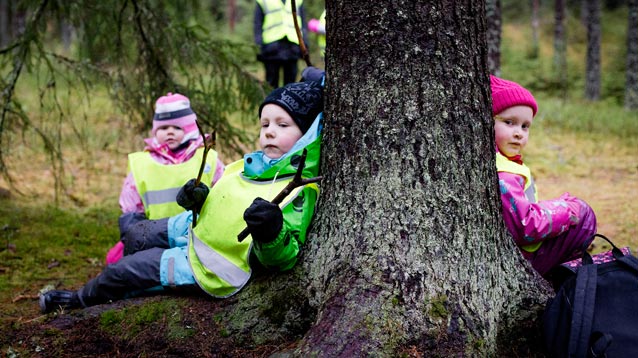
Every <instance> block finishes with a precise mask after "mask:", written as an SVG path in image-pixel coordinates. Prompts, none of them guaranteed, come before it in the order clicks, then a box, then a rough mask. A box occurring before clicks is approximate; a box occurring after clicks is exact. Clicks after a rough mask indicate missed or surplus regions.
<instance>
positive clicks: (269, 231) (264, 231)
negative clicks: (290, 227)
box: [244, 198, 284, 244]
mask: <svg viewBox="0 0 638 358" xmlns="http://www.w3.org/2000/svg"><path fill="white" fill-rule="evenodd" d="M244 220H245V221H246V225H247V226H248V231H249V232H250V234H251V235H252V237H253V240H255V241H257V242H260V243H262V244H265V243H269V242H271V241H273V240H275V239H276V238H277V235H279V232H280V231H281V228H282V227H283V224H284V216H283V214H282V213H281V209H280V208H279V206H278V205H277V204H273V203H271V202H269V201H267V200H264V199H262V198H256V199H255V200H253V203H252V204H251V205H250V206H249V207H248V209H246V211H244Z"/></svg>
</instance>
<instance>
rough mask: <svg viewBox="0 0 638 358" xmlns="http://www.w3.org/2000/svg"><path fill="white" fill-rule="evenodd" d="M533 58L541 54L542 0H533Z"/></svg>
mask: <svg viewBox="0 0 638 358" xmlns="http://www.w3.org/2000/svg"><path fill="white" fill-rule="evenodd" d="M531 2H532V21H531V22H532V53H531V55H532V58H538V56H539V55H540V40H539V36H538V33H539V30H538V28H539V26H540V20H539V18H540V4H539V2H540V0H532V1H531Z"/></svg>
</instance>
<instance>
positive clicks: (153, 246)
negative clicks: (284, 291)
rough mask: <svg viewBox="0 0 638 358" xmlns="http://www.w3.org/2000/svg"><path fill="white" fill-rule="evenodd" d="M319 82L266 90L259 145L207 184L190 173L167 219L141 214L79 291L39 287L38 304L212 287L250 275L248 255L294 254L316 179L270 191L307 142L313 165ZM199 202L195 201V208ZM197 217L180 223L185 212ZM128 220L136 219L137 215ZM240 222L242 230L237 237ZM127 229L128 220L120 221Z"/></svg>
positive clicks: (281, 264) (308, 166)
mask: <svg viewBox="0 0 638 358" xmlns="http://www.w3.org/2000/svg"><path fill="white" fill-rule="evenodd" d="M322 110H323V88H322V86H321V84H319V83H318V82H299V83H291V84H288V85H286V86H284V87H282V88H278V89H276V90H274V91H273V92H272V93H271V94H270V95H269V96H268V97H266V99H265V100H264V102H263V104H262V106H261V107H260V109H259V115H260V124H261V130H260V140H259V142H260V146H261V147H262V150H261V151H258V152H255V153H253V155H250V156H247V157H246V158H247V159H250V162H256V161H261V163H259V165H257V166H253V167H251V170H246V168H247V167H248V166H250V165H249V164H250V163H248V160H239V161H237V162H234V163H231V164H229V165H228V166H227V167H226V170H225V172H224V175H223V176H222V178H221V179H220V180H219V181H218V182H217V184H215V186H214V187H213V188H212V189H211V191H212V192H213V193H211V195H208V191H209V189H208V187H207V186H206V185H204V184H202V183H200V184H199V185H197V186H196V185H195V184H194V180H191V181H189V182H188V183H187V184H186V185H184V187H183V188H182V189H181V190H180V193H179V194H178V196H177V202H178V203H179V204H180V205H181V206H183V207H184V208H185V209H187V210H189V211H187V212H185V213H183V214H180V215H177V216H175V217H172V220H171V221H170V222H171V223H173V225H172V226H171V227H162V226H161V225H153V220H147V221H143V222H140V223H139V225H138V230H137V234H130V235H128V236H127V237H125V238H124V239H123V240H124V241H125V252H124V257H123V258H122V259H121V260H119V261H118V262H116V263H114V264H111V265H109V266H107V267H106V268H105V269H104V271H102V273H101V274H99V275H98V276H97V277H96V278H94V279H92V280H90V281H89V282H88V283H87V284H86V285H84V286H83V287H81V288H80V289H79V290H78V291H65V290H54V291H49V292H46V293H44V294H42V295H41V296H40V309H41V311H42V312H50V311H53V310H55V309H57V308H60V307H62V308H79V307H87V306H92V305H96V304H101V303H106V302H109V301H113V300H119V299H123V298H126V297H131V296H135V295H139V294H141V293H145V292H149V291H151V292H158V291H164V290H174V289H177V288H179V289H182V290H184V289H186V290H188V291H190V290H192V289H195V290H199V291H201V290H203V291H204V292H206V293H208V294H210V295H211V296H214V297H228V296H231V295H233V294H235V293H237V292H238V291H239V290H240V289H241V288H242V287H243V286H244V285H245V284H246V283H247V282H248V280H249V278H250V276H251V272H252V269H251V266H250V264H249V257H250V256H251V255H254V256H255V258H256V259H257V260H258V261H259V263H260V264H261V265H262V266H264V267H266V268H268V269H271V270H278V271H285V270H289V269H291V268H292V267H293V266H294V265H295V264H296V262H297V258H298V256H299V253H300V251H301V247H302V245H303V244H304V242H305V240H306V233H307V229H308V226H309V224H310V221H311V219H312V217H313V215H314V207H315V203H316V200H317V197H318V195H319V188H318V186H317V185H316V184H314V183H312V184H307V185H304V186H301V187H298V188H296V189H295V190H293V191H292V192H291V193H290V194H289V195H288V196H287V197H286V198H285V199H284V200H283V201H282V202H281V204H279V205H276V204H273V203H271V202H270V201H271V200H272V199H273V198H274V197H275V196H276V195H277V194H278V193H279V192H280V191H281V190H282V189H283V188H284V187H285V186H286V185H287V184H288V183H289V182H290V181H291V180H292V178H293V177H294V176H295V174H296V173H297V167H298V165H299V156H300V155H301V153H302V151H304V150H306V152H307V154H306V161H305V165H304V167H303V168H302V177H303V178H311V177H316V176H317V175H318V170H319V154H320V143H321V130H322V125H321V120H322V113H321V112H322ZM198 209H200V210H198ZM190 210H194V211H195V212H199V213H200V214H199V217H198V219H197V225H196V226H195V227H194V228H192V230H189V226H190V225H189V224H190V222H192V212H191V211H190ZM136 225H137V224H136ZM244 228H247V229H248V231H249V233H250V236H248V238H247V239H245V240H243V241H241V242H240V241H238V239H237V235H238V234H239V233H240V232H242V230H243V229H244ZM129 231H130V232H131V233H133V232H135V231H136V230H129Z"/></svg>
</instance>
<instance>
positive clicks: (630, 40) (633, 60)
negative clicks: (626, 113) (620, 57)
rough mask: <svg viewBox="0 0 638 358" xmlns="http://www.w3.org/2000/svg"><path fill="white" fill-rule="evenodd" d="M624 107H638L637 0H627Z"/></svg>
mask: <svg viewBox="0 0 638 358" xmlns="http://www.w3.org/2000/svg"><path fill="white" fill-rule="evenodd" d="M627 7H628V8H629V16H628V17H629V20H628V23H629V25H628V27H627V79H626V82H625V108H627V109H638V0H628V3H627Z"/></svg>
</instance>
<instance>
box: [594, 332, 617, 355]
mask: <svg viewBox="0 0 638 358" xmlns="http://www.w3.org/2000/svg"><path fill="white" fill-rule="evenodd" d="M613 340H614V338H613V337H612V335H611V334H609V333H602V332H599V331H596V332H594V333H592V334H591V338H590V339H589V347H590V348H589V355H588V357H592V358H599V357H600V358H604V357H607V355H606V354H605V352H606V351H607V348H609V346H611V343H612V342H613Z"/></svg>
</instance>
